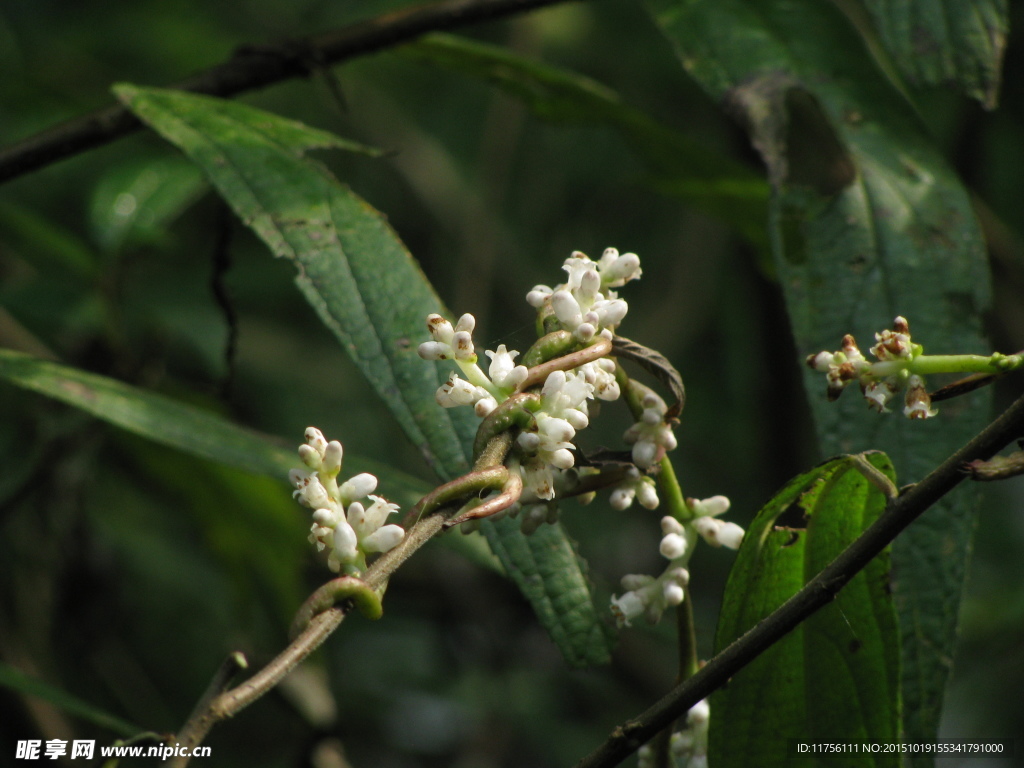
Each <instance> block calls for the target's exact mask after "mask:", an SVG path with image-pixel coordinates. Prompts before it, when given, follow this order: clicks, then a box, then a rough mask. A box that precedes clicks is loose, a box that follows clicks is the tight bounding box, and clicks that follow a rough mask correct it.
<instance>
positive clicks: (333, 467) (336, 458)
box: [299, 440, 343, 477]
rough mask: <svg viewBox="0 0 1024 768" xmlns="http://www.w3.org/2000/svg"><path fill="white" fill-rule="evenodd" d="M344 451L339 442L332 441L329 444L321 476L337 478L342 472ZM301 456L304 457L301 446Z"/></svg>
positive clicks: (325, 451)
mask: <svg viewBox="0 0 1024 768" xmlns="http://www.w3.org/2000/svg"><path fill="white" fill-rule="evenodd" d="M342 454H343V450H342V447H341V443H339V442H338V441H337V440H331V442H329V443H328V444H327V448H326V449H325V450H324V456H323V462H322V464H321V466H320V475H321V476H322V477H335V476H337V474H338V472H340V471H341V458H342ZM299 455H300V456H301V455H302V451H301V446H300V450H299Z"/></svg>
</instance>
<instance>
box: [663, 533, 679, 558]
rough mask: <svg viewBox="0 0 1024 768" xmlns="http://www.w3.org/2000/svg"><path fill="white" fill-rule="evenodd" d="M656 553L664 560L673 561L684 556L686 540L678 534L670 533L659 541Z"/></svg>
mask: <svg viewBox="0 0 1024 768" xmlns="http://www.w3.org/2000/svg"><path fill="white" fill-rule="evenodd" d="M658 551H659V552H661V556H662V557H664V558H665V559H666V560H675V559H676V558H679V557H682V556H683V555H685V554H686V539H684V538H683V537H682V536H680V535H679V534H678V533H670V534H668V535H667V536H665V537H664V538H663V539H662V540H661V545H660V546H659V547H658Z"/></svg>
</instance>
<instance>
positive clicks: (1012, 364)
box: [871, 352, 1024, 378]
mask: <svg viewBox="0 0 1024 768" xmlns="http://www.w3.org/2000/svg"><path fill="white" fill-rule="evenodd" d="M1022 364H1024V355H1019V354H1018V355H1002V354H1000V353H998V352H997V353H995V354H994V355H988V356H984V355H920V356H919V357H915V358H914V359H913V360H882V361H881V362H877V363H872V364H871V372H872V373H873V374H874V375H875V376H878V377H879V378H884V377H887V376H894V375H896V374H898V373H899V372H900V371H909V372H910V373H916V374H918V375H919V376H928V375H930V374H933V373H1002V372H1004V371H1012V370H1014V369H1016V368H1020V367H1021V365H1022Z"/></svg>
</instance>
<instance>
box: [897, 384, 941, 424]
mask: <svg viewBox="0 0 1024 768" xmlns="http://www.w3.org/2000/svg"><path fill="white" fill-rule="evenodd" d="M937 413H938V411H937V410H936V409H935V408H932V398H931V396H930V395H929V394H928V390H927V389H925V386H924V379H922V378H921V377H920V376H917V375H914V376H911V377H910V378H909V379H907V397H906V405H905V407H904V408H903V415H904V416H906V417H907V418H908V419H930V418H931V417H932V416H935V415H936V414H937Z"/></svg>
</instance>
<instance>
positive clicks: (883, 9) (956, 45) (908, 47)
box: [864, 0, 1010, 109]
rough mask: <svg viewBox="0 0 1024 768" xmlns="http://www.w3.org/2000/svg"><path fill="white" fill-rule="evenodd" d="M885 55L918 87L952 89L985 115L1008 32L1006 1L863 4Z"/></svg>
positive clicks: (880, 0)
mask: <svg viewBox="0 0 1024 768" xmlns="http://www.w3.org/2000/svg"><path fill="white" fill-rule="evenodd" d="M864 5H865V7H866V8H867V9H868V12H869V13H870V14H871V17H872V19H873V20H874V22H875V27H876V28H877V29H878V35H879V37H880V38H881V39H882V42H883V43H884V44H885V47H886V48H887V49H888V51H889V53H890V55H891V56H892V57H893V59H894V60H895V61H896V63H897V64H898V65H899V67H900V69H901V70H902V71H903V73H904V74H905V75H907V77H909V78H910V79H911V80H912V81H914V82H916V83H920V84H922V85H953V86H955V87H957V88H959V89H960V90H961V91H963V92H964V93H966V94H967V95H968V96H973V97H974V98H976V99H978V101H980V102H981V103H982V104H984V105H985V106H986V107H988V108H989V109H992V108H993V107H995V105H996V99H997V98H998V96H999V80H1000V68H1001V67H1002V64H1003V53H1004V52H1005V50H1006V36H1007V34H1008V33H1009V30H1010V19H1009V15H1010V14H1009V7H1008V3H1007V2H1006V0H915V1H914V2H912V3H908V2H904V1H903V0H865V3H864Z"/></svg>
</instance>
